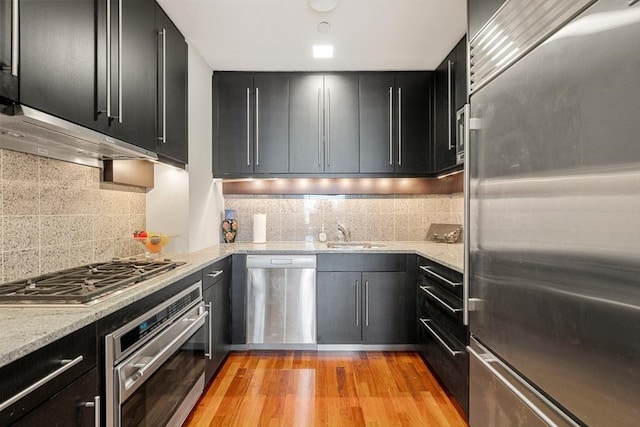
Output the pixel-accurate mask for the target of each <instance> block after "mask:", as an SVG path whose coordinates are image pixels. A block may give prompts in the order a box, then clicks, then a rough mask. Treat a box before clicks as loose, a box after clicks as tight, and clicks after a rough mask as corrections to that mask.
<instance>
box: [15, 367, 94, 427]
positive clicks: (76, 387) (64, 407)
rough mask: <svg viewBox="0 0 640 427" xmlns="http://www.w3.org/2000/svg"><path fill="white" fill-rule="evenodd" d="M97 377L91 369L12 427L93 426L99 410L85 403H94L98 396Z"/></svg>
mask: <svg viewBox="0 0 640 427" xmlns="http://www.w3.org/2000/svg"><path fill="white" fill-rule="evenodd" d="M97 377H98V370H97V368H93V369H92V370H90V371H89V372H87V373H86V374H84V375H83V376H81V377H80V378H78V379H77V380H75V381H74V382H72V383H71V384H70V385H68V386H67V387H65V388H64V389H62V390H61V391H60V392H59V393H57V394H55V395H54V396H52V397H51V398H50V399H49V400H47V401H46V402H44V403H43V404H41V405H40V406H38V407H37V408H35V409H34V410H33V411H31V412H29V413H28V414H27V415H26V416H24V417H22V418H21V419H20V420H18V422H16V423H15V424H12V425H13V426H15V427H33V426H50V427H85V426H86V427H92V426H95V425H96V423H95V420H96V418H95V415H96V411H100V407H87V406H86V405H85V403H94V398H95V397H96V396H99V395H100V393H99V391H98V381H97Z"/></svg>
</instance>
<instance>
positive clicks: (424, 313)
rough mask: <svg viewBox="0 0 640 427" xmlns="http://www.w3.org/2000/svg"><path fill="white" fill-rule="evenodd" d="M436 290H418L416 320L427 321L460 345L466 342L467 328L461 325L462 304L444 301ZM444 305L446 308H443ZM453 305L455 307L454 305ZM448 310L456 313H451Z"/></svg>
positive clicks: (428, 288) (432, 288)
mask: <svg viewBox="0 0 640 427" xmlns="http://www.w3.org/2000/svg"><path fill="white" fill-rule="evenodd" d="M442 294H443V292H442V291H440V292H439V293H438V290H437V288H434V287H426V286H421V287H419V288H418V319H428V320H431V321H433V322H436V323H437V324H438V326H440V327H441V328H442V329H444V330H445V331H446V332H448V333H449V334H451V335H452V336H453V337H455V339H456V340H458V341H460V343H463V344H465V343H466V342H467V328H466V326H465V325H464V324H463V323H462V302H458V303H454V302H453V301H450V300H451V299H453V298H451V297H450V299H449V300H447V299H446V297H445V295H446V294H445V295H442ZM444 304H446V305H447V306H445V305H444ZM454 304H455V305H454ZM450 309H455V310H457V311H455V312H453V311H451V310H450Z"/></svg>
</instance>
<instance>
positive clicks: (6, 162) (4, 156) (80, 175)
mask: <svg viewBox="0 0 640 427" xmlns="http://www.w3.org/2000/svg"><path fill="white" fill-rule="evenodd" d="M100 173H101V170H100V169H97V168H92V167H88V166H82V165H77V164H73V163H68V162H63V161H59V160H53V159H49V158H45V157H38V156H33V155H30V154H24V153H17V152H14V151H9V150H3V149H0V218H1V222H2V246H1V247H0V250H1V252H2V256H1V257H0V263H1V265H0V267H1V268H0V271H1V277H0V282H8V281H11V280H15V279H19V278H24V277H30V276H37V275H39V274H44V273H48V272H51V271H56V270H60V269H64V268H69V267H74V266H78V265H82V264H87V263H90V262H99V261H107V260H109V259H111V258H113V257H123V256H131V255H135V254H138V253H140V252H141V250H140V248H139V247H137V245H136V244H135V242H133V240H132V239H131V237H130V236H131V233H132V231H133V230H137V229H140V230H141V229H144V228H145V223H146V193H145V190H144V189H142V188H137V187H128V186H122V185H115V184H109V183H104V182H100Z"/></svg>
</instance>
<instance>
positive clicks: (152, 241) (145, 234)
mask: <svg viewBox="0 0 640 427" xmlns="http://www.w3.org/2000/svg"><path fill="white" fill-rule="evenodd" d="M133 240H134V241H136V242H137V243H138V244H139V245H140V246H142V248H143V249H144V252H145V256H146V257H147V258H148V257H151V256H160V254H161V253H162V250H163V249H164V247H165V246H167V244H169V241H170V240H171V236H169V235H168V234H165V233H157V232H155V231H146V230H142V231H134V232H133Z"/></svg>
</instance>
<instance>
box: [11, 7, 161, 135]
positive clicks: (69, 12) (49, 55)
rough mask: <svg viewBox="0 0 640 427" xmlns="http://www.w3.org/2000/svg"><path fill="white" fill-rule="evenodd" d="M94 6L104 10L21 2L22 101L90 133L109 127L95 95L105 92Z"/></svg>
mask: <svg viewBox="0 0 640 427" xmlns="http://www.w3.org/2000/svg"><path fill="white" fill-rule="evenodd" d="M7 3H10V2H7ZM97 5H101V6H102V7H105V6H104V3H103V2H96V1H94V0H79V1H73V2H68V1H42V0H22V1H20V99H21V102H22V103H23V104H25V105H28V106H30V107H33V108H36V109H38V110H42V111H46V112H49V113H51V112H55V114H56V115H57V116H59V117H61V118H63V119H66V120H69V121H71V122H74V123H77V124H79V125H82V126H86V127H89V128H93V129H100V126H106V124H107V121H106V117H104V116H101V117H100V118H98V115H97V110H98V109H99V108H102V109H104V108H105V107H104V105H103V106H101V107H98V105H97V100H96V96H95V95H96V93H104V91H105V90H106V83H105V82H104V81H103V80H97V79H96V59H97V58H96V44H97V40H96V37H97V28H96V18H95V14H96V7H98V6H97ZM3 10H4V9H3ZM7 10H9V11H10V7H9V8H8V9H7ZM102 25H104V22H102ZM2 31H5V29H4V28H3V29H2ZM96 85H98V86H99V87H97V86H96ZM152 117H153V112H152ZM99 119H100V120H101V121H102V124H101V125H100V124H99V123H98V120H99Z"/></svg>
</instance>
